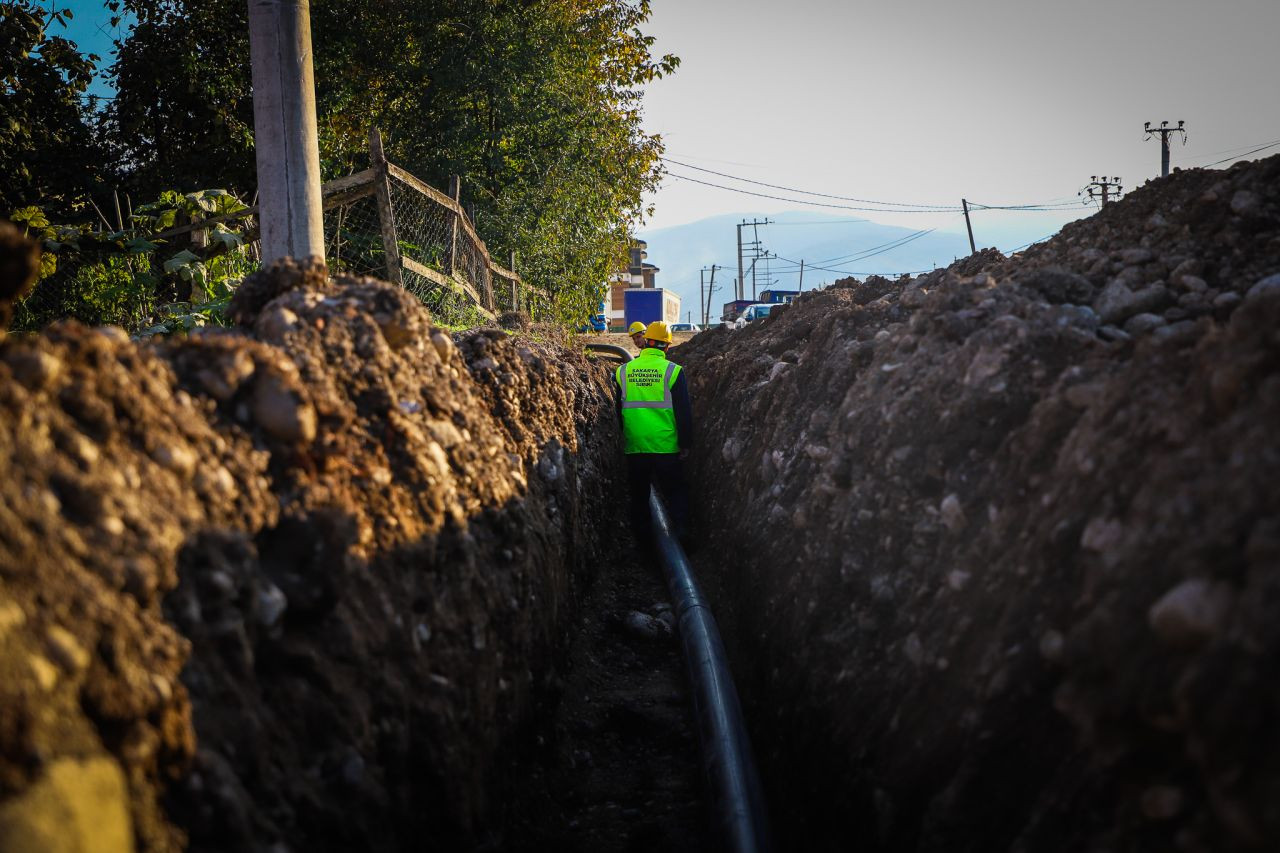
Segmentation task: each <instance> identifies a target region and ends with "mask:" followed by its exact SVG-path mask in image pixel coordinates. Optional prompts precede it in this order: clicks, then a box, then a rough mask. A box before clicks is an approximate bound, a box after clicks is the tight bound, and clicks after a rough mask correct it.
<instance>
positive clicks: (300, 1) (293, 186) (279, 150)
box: [249, 0, 324, 264]
mask: <svg viewBox="0 0 1280 853" xmlns="http://www.w3.org/2000/svg"><path fill="white" fill-rule="evenodd" d="M249 57H250V62H251V64H252V68H253V125H254V149H255V152H256V155H257V162H258V207H259V214H258V222H259V227H260V229H261V234H262V262H263V263H264V264H265V263H269V262H271V261H273V260H276V259H277V258H283V257H287V256H292V257H295V258H305V257H307V256H309V255H316V256H319V257H320V258H321V259H323V258H324V211H323V204H322V199H321V193H320V145H319V141H318V138H317V135H316V86H315V76H314V72H313V69H312V65H311V18H310V6H309V3H308V0H249Z"/></svg>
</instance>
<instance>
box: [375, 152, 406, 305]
mask: <svg viewBox="0 0 1280 853" xmlns="http://www.w3.org/2000/svg"><path fill="white" fill-rule="evenodd" d="M369 160H370V161H372V162H371V165H372V166H373V168H374V169H377V171H378V174H377V176H376V177H375V178H374V180H373V185H374V189H375V191H376V192H375V195H376V196H377V198H378V223H379V224H380V225H381V228H382V251H383V254H384V255H386V258H387V281H389V282H391V283H392V284H394V285H396V286H397V287H404V272H403V271H402V269H401V264H400V242H399V240H398V239H397V238H396V219H395V213H394V211H393V210H392V209H391V178H390V177H389V175H388V171H387V155H386V154H384V153H383V151H382V132H381V131H380V130H378V128H376V127H375V128H371V129H370V130H369Z"/></svg>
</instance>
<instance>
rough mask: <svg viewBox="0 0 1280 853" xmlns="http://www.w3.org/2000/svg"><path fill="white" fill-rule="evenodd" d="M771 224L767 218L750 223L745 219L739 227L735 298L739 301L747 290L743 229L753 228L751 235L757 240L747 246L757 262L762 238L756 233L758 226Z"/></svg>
mask: <svg viewBox="0 0 1280 853" xmlns="http://www.w3.org/2000/svg"><path fill="white" fill-rule="evenodd" d="M770 222H771V220H770V219H768V218H767V217H766V218H765V219H753V220H751V221H750V222H748V221H747V220H745V219H744V220H742V222H741V223H739V225H738V286H737V288H736V290H737V293H736V297H735V298H737V299H739V300H741V299H742V298H743V291H744V290H745V289H746V288H745V284H746V282H745V276H744V275H743V270H742V229H743V228H746V227H750V228H751V234H752V236H753V237H755V239H754V240H752V241H751V242H750V243H748V244H747V245H749V246H750V247H751V250H752V254H753V255H754V256H755V260H759V259H760V237H759V232H757V231H756V226H757V225H768V224H770ZM754 263H755V262H754V261H753V262H752V268H751V281H752V282H753V283H754V282H755V265H754ZM752 289H753V290H754V287H753V288H752ZM754 296H755V294H754V293H753V294H752V297H753V298H754Z"/></svg>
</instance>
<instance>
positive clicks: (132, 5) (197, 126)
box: [105, 0, 256, 198]
mask: <svg viewBox="0 0 1280 853" xmlns="http://www.w3.org/2000/svg"><path fill="white" fill-rule="evenodd" d="M106 5H107V6H108V7H109V8H110V9H111V10H112V11H113V12H116V13H117V14H118V13H120V12H122V11H128V12H130V13H131V14H132V23H131V24H130V28H129V32H128V34H127V35H126V37H125V38H124V39H123V40H122V41H120V42H118V43H117V45H116V61H115V63H114V64H113V65H112V66H111V68H110V74H111V75H112V77H113V78H114V81H115V84H116V89H117V91H116V97H115V100H114V101H112V102H111V103H110V105H109V106H108V107H107V110H106V122H105V124H106V138H107V140H108V141H109V142H110V144H111V146H112V149H113V150H114V151H115V153H116V156H117V157H118V158H119V159H120V161H121V162H122V163H123V164H124V166H125V169H126V172H127V174H128V176H129V181H128V183H129V188H130V190H132V191H133V192H134V193H135V194H136V195H138V196H140V197H145V198H152V197H156V196H158V195H159V194H160V193H161V192H164V191H165V190H170V189H175V188H179V189H184V190H189V189H199V188H207V187H226V188H234V189H236V190H238V191H240V193H242V194H243V193H245V192H249V193H251V192H252V190H253V187H254V186H255V184H256V176H255V171H254V160H253V99H252V94H251V86H250V79H249V30H248V21H247V18H248V11H247V9H248V7H247V4H246V3H245V2H244V0H209V2H191V0H109V2H107V3H106Z"/></svg>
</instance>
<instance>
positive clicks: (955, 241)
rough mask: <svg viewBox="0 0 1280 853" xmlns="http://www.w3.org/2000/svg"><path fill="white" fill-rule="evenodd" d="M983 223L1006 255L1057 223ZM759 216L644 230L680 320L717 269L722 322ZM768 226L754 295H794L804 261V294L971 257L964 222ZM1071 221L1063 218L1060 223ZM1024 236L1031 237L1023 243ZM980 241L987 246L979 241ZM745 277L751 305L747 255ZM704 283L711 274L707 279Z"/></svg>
mask: <svg viewBox="0 0 1280 853" xmlns="http://www.w3.org/2000/svg"><path fill="white" fill-rule="evenodd" d="M983 215H984V216H986V217H987V219H986V221H983V222H982V223H981V225H980V226H979V223H978V222H977V221H975V230H976V231H978V232H979V233H980V234H981V237H980V238H979V240H978V245H979V247H982V246H990V245H995V246H997V247H999V248H1001V249H1002V250H1005V251H1008V250H1009V249H1012V248H1014V247H1017V246H1020V245H1021V244H1022V243H1026V242H1030V241H1032V240H1036V239H1038V238H1041V237H1044V236H1047V235H1048V234H1051V233H1054V232H1055V231H1056V230H1057V229H1058V228H1059V227H1061V221H1058V222H1046V221H1044V218H1039V219H1038V220H1031V221H1028V217H1026V216H1023V217H1022V218H1021V219H1018V218H1010V217H1006V219H1005V221H999V220H996V219H995V217H994V216H993V215H992V214H990V213H987V212H984V214H983ZM765 218H766V216H765V215H763V214H758V213H756V214H753V213H734V214H725V215H722V216H712V217H709V218H707V219H701V220H698V221H697V222H690V223H688V224H686V225H676V226H672V227H669V228H658V229H654V230H650V231H644V232H641V233H640V234H639V237H640V238H641V239H643V240H645V241H647V242H648V244H649V245H648V252H649V257H648V261H649V263H652V264H654V265H655V266H657V267H658V268H659V273H658V275H657V282H656V283H657V285H658V286H659V287H665V288H670V289H672V290H674V291H675V292H676V293H679V294H680V297H681V300H682V307H681V317H682V319H683V318H684V316H686V315H688V314H689V313H692V314H693V315H694V316H695V322H697V320H696V315H697V314H698V271H699V270H701V269H702V268H704V267H710V266H711V265H712V264H718V265H719V266H720V269H719V270H717V271H716V280H715V285H716V291H715V294H714V295H713V296H712V299H711V304H712V311H711V317H712V321H713V322H714V321H715V320H716V319H718V318H719V316H720V306H721V305H723V303H725V302H728V301H730V300H732V299H733V293H732V290H733V280H734V278H735V277H736V276H737V274H738V269H737V265H738V260H737V235H736V230H735V227H734V226H736V225H737V224H738V223H739V222H742V221H743V220H744V219H745V220H747V221H751V220H752V219H759V220H762V219H765ZM767 218H768V219H769V220H771V222H772V223H773V224H770V225H766V226H760V227H759V228H758V229H756V230H757V233H758V236H759V240H760V243H761V249H762V250H768V251H769V252H770V253H772V254H774V255H776V256H777V258H775V259H770V260H768V261H763V260H762V261H760V262H758V264H757V268H756V270H755V273H756V288H757V291H759V290H763V289H765V288H767V287H776V288H781V289H785V290H796V289H798V286H799V281H800V270H799V264H798V262H799V261H800V260H801V259H803V260H804V261H805V271H804V289H805V290H809V289H811V288H815V287H821V286H822V285H824V284H830V283H832V282H834V281H836V280H838V279H841V278H847V277H849V276H850V275H854V276H856V277H858V278H864V277H866V276H867V275H870V274H873V273H874V274H880V275H890V276H893V275H896V274H898V273H903V272H919V271H927V270H931V269H933V268H935V267H943V266H947V265H948V264H950V263H951V262H952V261H954V260H955V259H957V258H962V257H965V256H966V255H968V254H969V238H968V236H967V235H966V234H965V232H964V230H963V229H964V223H963V220H961V221H960V224H959V228H960V229H961V230H959V231H950V230H945V231H944V230H938V231H933V232H931V233H928V234H923V235H919V236H916V235H917V232H918V229H915V228H905V227H902V226H897V225H884V224H881V223H878V222H871V221H868V220H858V219H854V218H839V217H832V216H829V215H824V214H822V213H808V212H804V211H788V212H783V213H771V214H768V216H767ZM1068 218H1074V217H1073V216H1070V215H1063V216H1062V217H1061V220H1063V221H1065V220H1066V219H1068ZM751 230H752V229H748V228H744V229H743V242H744V243H746V242H747V241H750V240H753V239H756V238H755V236H754V235H752V234H751V233H750V232H751ZM1028 235H1029V236H1028ZM983 238H985V239H983ZM744 255H745V257H746V260H745V261H744V264H743V266H744V271H745V272H746V274H745V275H744V276H743V277H744V278H745V279H746V290H745V294H746V298H748V299H749V298H751V273H750V271H749V270H748V268H749V266H750V263H751V261H750V258H751V252H750V251H749V250H744ZM708 276H709V273H708Z"/></svg>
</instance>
